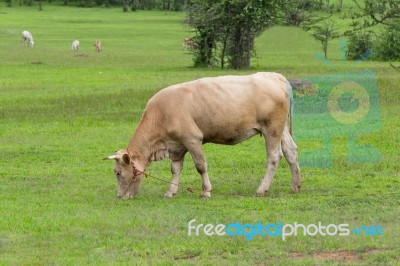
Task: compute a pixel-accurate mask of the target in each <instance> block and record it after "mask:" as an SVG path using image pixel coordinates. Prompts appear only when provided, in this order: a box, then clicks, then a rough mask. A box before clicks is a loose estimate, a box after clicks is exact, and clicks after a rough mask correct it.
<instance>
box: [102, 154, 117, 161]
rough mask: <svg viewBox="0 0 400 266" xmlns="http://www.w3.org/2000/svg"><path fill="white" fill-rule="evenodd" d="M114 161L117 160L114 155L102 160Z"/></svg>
mask: <svg viewBox="0 0 400 266" xmlns="http://www.w3.org/2000/svg"><path fill="white" fill-rule="evenodd" d="M115 159H117V155H115V154H114V155H111V156H108V157H106V158H104V159H103V160H115Z"/></svg>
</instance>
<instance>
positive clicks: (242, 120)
mask: <svg viewBox="0 0 400 266" xmlns="http://www.w3.org/2000/svg"><path fill="white" fill-rule="evenodd" d="M292 102H293V98H292V88H291V87H290V85H289V82H288V81H287V80H286V78H285V77H284V76H282V75H280V74H278V73H268V72H262V73H256V74H253V75H248V76H222V77H215V78H203V79H199V80H195V81H191V82H186V83H182V84H178V85H173V86H170V87H168V88H165V89H163V90H161V91H159V92H158V93H157V94H155V95H154V96H153V97H152V98H151V99H150V100H149V102H148V103H147V106H146V109H145V111H144V113H143V116H142V118H141V121H140V122H139V125H138V126H137V128H136V131H135V133H134V135H133V137H132V138H131V141H130V142H129V144H128V146H127V147H126V149H125V150H121V151H118V152H117V153H116V154H115V155H112V156H109V157H107V158H105V159H110V160H115V167H114V172H115V175H116V177H117V186H118V194H117V195H118V197H123V198H125V199H129V198H132V197H133V196H134V195H135V194H136V193H137V192H138V191H139V187H140V184H141V181H142V179H143V176H144V175H143V172H144V171H145V170H146V168H147V167H149V165H150V163H151V162H152V161H158V160H162V159H164V158H170V159H171V160H172V165H171V171H172V174H173V177H172V181H171V183H170V185H169V190H168V191H167V193H166V194H165V196H166V197H172V196H173V195H175V194H176V192H177V190H178V183H179V175H180V172H181V169H182V166H183V160H184V156H185V154H186V153H187V152H189V153H190V155H191V156H192V158H193V161H194V164H195V167H196V169H197V171H198V172H199V174H200V175H201V178H202V184H203V186H202V196H204V197H210V196H211V183H210V180H209V178H208V173H207V163H206V159H205V155H204V151H203V148H202V145H203V144H204V143H208V142H211V143H217V144H227V145H234V144H237V143H239V142H242V141H244V140H246V139H248V138H250V137H252V136H255V135H262V136H263V137H264V139H265V141H266V144H267V145H266V152H267V155H268V159H267V171H266V174H265V176H264V178H263V179H262V181H261V184H260V186H259V188H258V189H257V195H259V196H262V195H264V193H265V192H266V191H268V189H269V186H270V184H271V182H272V179H273V176H274V173H275V170H276V168H277V166H278V163H279V161H280V159H281V157H282V156H283V155H284V156H285V157H286V160H287V161H288V162H289V165H290V168H291V174H292V191H293V192H294V193H296V192H298V191H299V189H300V186H301V175H300V169H299V165H298V158H297V146H296V144H295V142H294V141H293V138H292V134H291V132H292V111H293V108H292Z"/></svg>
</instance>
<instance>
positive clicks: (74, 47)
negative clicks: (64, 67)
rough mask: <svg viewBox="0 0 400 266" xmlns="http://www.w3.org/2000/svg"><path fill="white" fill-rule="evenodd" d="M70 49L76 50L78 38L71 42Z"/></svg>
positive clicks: (77, 48)
mask: <svg viewBox="0 0 400 266" xmlns="http://www.w3.org/2000/svg"><path fill="white" fill-rule="evenodd" d="M71 50H72V51H78V50H79V41H78V40H75V41H73V42H72V45H71Z"/></svg>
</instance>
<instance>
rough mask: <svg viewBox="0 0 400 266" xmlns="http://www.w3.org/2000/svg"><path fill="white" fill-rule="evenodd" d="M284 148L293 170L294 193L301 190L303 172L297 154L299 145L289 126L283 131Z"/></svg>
mask: <svg viewBox="0 0 400 266" xmlns="http://www.w3.org/2000/svg"><path fill="white" fill-rule="evenodd" d="M282 150H283V154H284V155H285V158H286V160H287V162H288V163H289V165H290V169H291V171H292V191H293V193H297V192H299V191H300V187H301V173H300V167H299V162H298V156H297V145H296V143H295V142H294V140H293V138H292V136H291V135H290V133H289V130H287V128H285V130H284V132H283V137H282Z"/></svg>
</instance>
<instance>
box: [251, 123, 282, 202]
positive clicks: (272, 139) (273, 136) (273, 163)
mask: <svg viewBox="0 0 400 266" xmlns="http://www.w3.org/2000/svg"><path fill="white" fill-rule="evenodd" d="M277 132H279V131H272V132H270V130H263V132H262V133H263V135H264V138H265V142H266V143H265V144H266V150H267V172H266V174H265V176H264V178H263V180H262V181H261V184H260V186H259V187H258V189H257V196H263V195H264V193H265V192H266V191H268V189H269V187H270V185H271V183H272V179H273V178H274V174H275V171H276V168H277V167H278V164H279V161H280V160H281V158H282V148H281V137H282V133H280V134H278V133H277Z"/></svg>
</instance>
